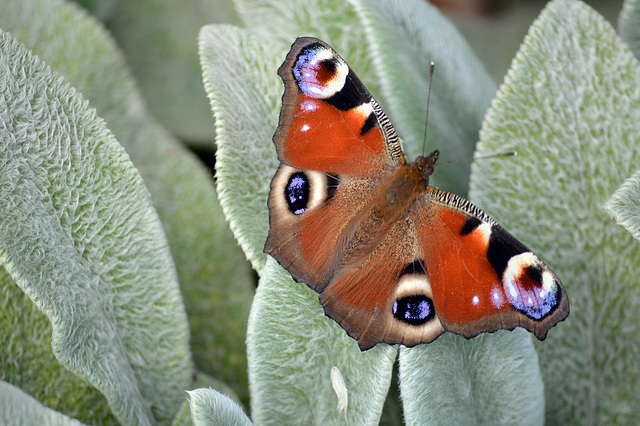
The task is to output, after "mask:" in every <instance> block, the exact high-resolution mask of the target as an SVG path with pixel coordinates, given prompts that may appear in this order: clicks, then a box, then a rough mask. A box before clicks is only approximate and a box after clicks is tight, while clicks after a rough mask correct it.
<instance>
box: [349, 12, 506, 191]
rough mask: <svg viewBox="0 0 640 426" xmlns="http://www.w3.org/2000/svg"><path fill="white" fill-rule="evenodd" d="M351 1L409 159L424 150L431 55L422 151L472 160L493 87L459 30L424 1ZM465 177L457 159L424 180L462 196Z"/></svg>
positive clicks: (443, 157)
mask: <svg viewBox="0 0 640 426" xmlns="http://www.w3.org/2000/svg"><path fill="white" fill-rule="evenodd" d="M351 3H353V4H354V6H355V7H356V10H357V11H358V14H359V16H360V17H361V19H362V22H363V24H364V28H365V30H366V32H367V39H368V40H369V44H368V48H369V49H370V52H371V56H372V57H373V60H374V64H375V66H376V67H377V70H378V75H379V79H380V82H381V85H382V89H383V92H384V98H385V99H386V100H387V103H386V106H387V110H386V112H387V114H388V115H389V116H390V118H391V121H392V122H393V124H394V125H395V126H396V130H397V131H398V133H399V134H400V137H402V138H403V139H404V141H405V150H406V153H407V156H408V157H409V159H410V160H411V161H413V158H414V157H415V156H417V155H419V154H421V153H422V149H423V146H422V143H423V138H424V126H425V115H426V108H427V94H428V86H429V67H430V63H431V62H432V61H433V62H435V73H434V76H433V86H432V90H431V102H430V108H429V126H428V133H427V145H426V152H427V153H429V152H431V151H432V150H434V149H439V150H440V153H441V155H440V160H441V161H450V160H460V159H467V158H471V157H472V156H473V152H474V150H475V144H476V141H477V140H478V131H479V129H480V125H481V124H482V119H483V117H484V114H485V112H486V110H487V108H488V107H489V104H490V103H491V99H492V98H493V97H494V95H495V92H496V87H495V84H494V83H493V82H492V80H491V79H490V78H489V75H488V74H487V73H486V71H485V70H484V68H483V67H482V65H481V64H480V62H479V61H478V60H477V58H476V57H475V56H474V54H473V52H472V51H471V50H470V49H469V47H468V46H467V43H466V42H465V40H464V39H463V38H462V36H461V35H460V33H459V32H458V31H457V30H456V29H455V27H454V26H453V25H452V24H451V23H450V22H449V21H447V20H446V19H445V18H444V17H443V16H442V14H441V13H440V12H439V11H438V10H437V9H436V8H435V7H434V6H431V5H430V4H429V3H428V2H425V1H420V0H384V1H378V0H351ZM363 81H364V80H363ZM367 85H368V82H367ZM468 178H469V163H459V164H452V165H446V166H441V167H438V168H437V171H436V173H434V175H433V176H432V177H431V179H430V183H431V185H433V186H438V187H441V188H443V189H446V190H447V191H451V192H454V193H456V194H459V195H462V196H465V195H466V193H467V189H468Z"/></svg>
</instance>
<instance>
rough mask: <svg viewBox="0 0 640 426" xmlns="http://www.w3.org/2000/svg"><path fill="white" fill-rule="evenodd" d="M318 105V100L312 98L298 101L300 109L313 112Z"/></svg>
mask: <svg viewBox="0 0 640 426" xmlns="http://www.w3.org/2000/svg"><path fill="white" fill-rule="evenodd" d="M318 107H319V105H318V102H316V101H312V100H306V101H303V102H301V103H300V109H301V110H302V111H306V112H313V111H315V110H317V109H318Z"/></svg>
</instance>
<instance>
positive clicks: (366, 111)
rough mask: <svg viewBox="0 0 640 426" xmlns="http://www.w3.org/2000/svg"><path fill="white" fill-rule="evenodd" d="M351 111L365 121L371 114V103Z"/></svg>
mask: <svg viewBox="0 0 640 426" xmlns="http://www.w3.org/2000/svg"><path fill="white" fill-rule="evenodd" d="M351 111H353V112H355V113H357V114H358V115H359V116H360V117H362V119H363V120H366V119H367V118H369V116H370V115H371V113H372V112H373V107H372V106H371V102H367V103H364V104H360V105H358V106H357V107H355V108H352V109H351Z"/></svg>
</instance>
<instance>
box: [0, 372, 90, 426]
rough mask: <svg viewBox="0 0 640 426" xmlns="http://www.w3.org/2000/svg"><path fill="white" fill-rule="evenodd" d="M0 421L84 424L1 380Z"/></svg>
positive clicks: (64, 425) (65, 425)
mask: <svg viewBox="0 0 640 426" xmlns="http://www.w3.org/2000/svg"><path fill="white" fill-rule="evenodd" d="M0 423H2V424H3V425H5V426H10V425H24V424H40V425H54V424H55V425H59V426H80V425H82V424H83V423H80V422H79V421H77V420H74V419H72V418H70V417H67V416H65V415H64V414H62V413H59V412H57V411H55V410H52V409H50V408H47V407H45V406H44V405H42V404H40V403H39V402H38V401H37V400H36V399H35V398H33V397H31V396H30V395H29V394H27V393H25V392H23V391H22V390H20V388H18V387H16V386H13V385H11V384H10V383H7V382H4V381H1V380H0Z"/></svg>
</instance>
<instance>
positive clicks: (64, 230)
mask: <svg viewBox="0 0 640 426" xmlns="http://www.w3.org/2000/svg"><path fill="white" fill-rule="evenodd" d="M0 52H2V54H1V58H2V61H0V67H1V68H0V90H2V94H1V96H0V100H1V101H0V139H1V143H0V149H1V151H0V164H1V165H0V182H2V185H0V199H2V200H3V203H2V204H1V205H0V209H1V211H0V217H1V218H2V220H1V221H0V262H1V263H2V265H3V266H4V267H5V268H6V269H7V271H8V272H9V273H10V274H11V276H12V278H13V279H14V280H15V281H16V283H17V284H18V285H19V286H20V287H21V288H22V290H23V291H24V292H25V293H26V294H27V295H28V296H29V297H30V298H31V300H32V301H33V302H34V303H35V304H36V305H37V306H38V308H39V309H40V310H41V311H42V312H44V313H45V314H46V315H47V317H49V319H50V321H51V323H52V347H53V352H54V354H55V355H56V357H57V358H58V360H59V361H60V362H61V363H62V364H63V365H64V366H65V367H66V368H67V369H69V370H71V371H73V372H75V373H76V374H78V375H80V376H81V377H83V378H84V379H85V380H87V381H89V382H90V383H92V384H93V385H94V386H96V387H98V388H99V389H100V390H101V391H102V392H103V393H104V394H105V396H106V397H107V400H108V401H109V403H110V406H111V408H112V410H113V411H114V413H116V415H117V416H118V418H119V419H121V420H122V421H123V422H126V423H132V422H136V423H142V424H144V423H151V422H153V421H154V419H157V420H158V421H163V420H164V421H166V420H168V419H170V418H172V417H173V414H174V413H175V411H176V410H177V408H178V405H179V400H180V398H181V392H182V390H183V389H185V388H186V386H188V383H189V381H190V374H191V364H190V357H189V348H188V330H187V327H186V321H185V320H186V317H185V312H184V308H183V305H182V301H181V297H180V293H179V290H178V285H177V280H176V275H175V269H174V267H173V262H172V260H171V256H170V253H169V250H168V247H167V243H166V239H165V236H164V233H163V231H162V227H161V225H160V222H159V220H158V217H157V214H156V213H155V211H154V210H153V208H152V206H151V202H150V199H149V194H148V192H147V190H146V189H145V187H144V185H143V183H142V179H141V178H140V176H139V175H138V173H137V171H136V170H135V169H134V167H133V165H132V164H131V162H130V160H129V157H128V156H127V155H126V153H125V152H124V150H123V149H122V147H121V146H120V145H119V144H118V143H117V142H116V141H115V139H114V138H113V136H112V135H111V133H109V132H108V131H107V129H106V127H105V125H104V122H103V121H102V120H100V119H98V118H97V117H96V116H95V111H94V110H91V109H89V108H88V105H87V103H86V101H85V100H84V99H83V98H82V97H81V96H80V95H79V94H78V93H77V92H76V91H75V90H73V89H72V88H70V87H69V86H68V85H66V84H64V83H63V82H62V79H61V78H60V77H59V76H57V75H55V74H53V73H52V72H51V70H50V69H49V68H48V67H47V66H46V65H45V64H44V63H42V62H41V61H40V60H39V59H38V58H36V57H34V56H32V55H31V54H30V53H29V52H28V51H27V50H26V49H25V48H24V47H23V46H22V45H20V44H19V43H17V42H16V41H15V40H14V39H13V38H12V37H11V36H10V35H8V34H6V33H2V34H1V36H0ZM87 342H91V343H92V344H87Z"/></svg>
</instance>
